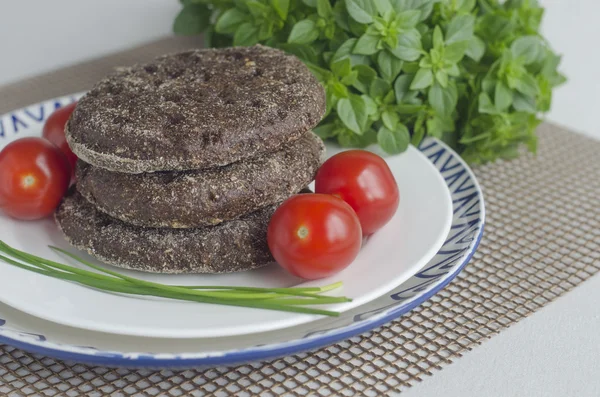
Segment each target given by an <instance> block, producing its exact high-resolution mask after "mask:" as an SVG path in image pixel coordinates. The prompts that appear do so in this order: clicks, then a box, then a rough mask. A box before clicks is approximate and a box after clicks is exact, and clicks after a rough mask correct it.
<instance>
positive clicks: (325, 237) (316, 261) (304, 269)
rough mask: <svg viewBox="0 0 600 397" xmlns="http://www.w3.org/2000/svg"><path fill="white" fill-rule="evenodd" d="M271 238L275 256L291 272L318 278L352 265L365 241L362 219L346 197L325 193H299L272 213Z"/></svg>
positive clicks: (268, 235) (268, 236) (270, 242)
mask: <svg viewBox="0 0 600 397" xmlns="http://www.w3.org/2000/svg"><path fill="white" fill-rule="evenodd" d="M267 241H268V244H269V249H270V250H271V253H272V254H273V257H274V258H275V260H276V261H277V263H279V264H280V265H281V266H282V267H283V268H284V269H286V270H288V271H289V272H290V273H292V274H294V275H296V276H299V277H302V278H305V279H310V280H314V279H318V278H323V277H327V276H331V275H332V274H335V273H337V272H339V271H340V270H342V269H344V268H345V267H346V266H348V265H349V264H350V263H352V261H353V260H354V259H355V258H356V256H357V255H358V252H359V251H360V247H361V243H362V232H361V230H360V222H359V221H358V218H357V216H356V213H354V210H352V208H351V207H350V206H349V205H348V204H346V203H345V202H343V201H342V200H340V199H338V198H336V197H333V196H330V195H324V194H298V195H296V196H292V197H291V198H289V199H288V200H286V201H285V202H284V203H283V204H281V206H280V207H279V208H278V209H277V210H276V211H275V213H274V214H273V216H272V217H271V221H270V223H269V228H268V232H267Z"/></svg>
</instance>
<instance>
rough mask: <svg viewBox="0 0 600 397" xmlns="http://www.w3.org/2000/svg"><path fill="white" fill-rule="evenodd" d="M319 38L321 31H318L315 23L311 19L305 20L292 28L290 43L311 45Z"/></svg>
mask: <svg viewBox="0 0 600 397" xmlns="http://www.w3.org/2000/svg"><path fill="white" fill-rule="evenodd" d="M318 38H319V29H317V26H316V24H315V22H314V21H312V20H310V19H303V20H302V21H300V22H296V24H295V25H294V27H293V28H292V31H291V32H290V36H289V37H288V43H297V44H310V43H312V42H313V41H315V40H316V39H318Z"/></svg>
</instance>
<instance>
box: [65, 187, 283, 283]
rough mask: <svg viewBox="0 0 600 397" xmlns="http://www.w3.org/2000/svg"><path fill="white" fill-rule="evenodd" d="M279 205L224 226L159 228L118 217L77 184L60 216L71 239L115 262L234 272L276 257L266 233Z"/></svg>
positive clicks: (163, 269) (153, 268) (151, 268)
mask: <svg viewBox="0 0 600 397" xmlns="http://www.w3.org/2000/svg"><path fill="white" fill-rule="evenodd" d="M276 207H277V205H273V206H269V207H265V208H263V209H261V210H259V211H256V212H253V213H251V214H249V215H247V216H245V217H244V218H241V219H238V220H233V221H229V222H224V223H222V224H220V225H218V226H208V227H203V228H197V229H153V228H143V227H137V226H132V225H128V224H126V223H124V222H121V221H119V220H116V219H113V218H111V217H109V216H108V215H105V214H103V213H102V212H99V211H98V210H96V209H95V208H94V206H93V205H92V204H90V203H89V202H88V201H87V200H85V199H84V198H83V197H82V196H81V195H80V194H79V193H78V192H77V191H76V190H74V189H73V190H72V191H71V192H70V193H69V194H68V195H67V196H66V197H65V198H64V200H63V202H62V203H61V205H60V206H59V208H58V209H57V211H56V213H55V219H56V223H57V224H58V226H59V228H60V229H61V230H62V232H63V234H64V235H65V237H66V239H67V241H69V243H70V244H71V245H73V246H74V247H75V248H78V249H80V250H83V251H87V252H88V253H89V254H90V255H92V256H94V257H96V258H98V259H100V260H101V261H103V262H105V263H107V264H110V265H114V266H118V267H122V268H126V269H134V270H141V271H145V272H152V273H228V272H236V271H243V270H250V269H254V268H258V267H262V266H265V265H267V264H269V263H271V262H273V258H272V256H271V254H270V252H269V248H268V246H267V237H266V234H267V226H268V223H269V219H270V218H271V215H272V214H273V212H274V211H275V208H276Z"/></svg>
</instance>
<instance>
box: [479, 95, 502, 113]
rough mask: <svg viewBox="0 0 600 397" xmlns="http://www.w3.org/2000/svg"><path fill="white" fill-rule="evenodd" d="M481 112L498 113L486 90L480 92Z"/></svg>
mask: <svg viewBox="0 0 600 397" xmlns="http://www.w3.org/2000/svg"><path fill="white" fill-rule="evenodd" d="M479 113H487V114H497V113H498V110H496V107H495V106H494V104H492V100H491V99H490V97H489V96H488V94H486V93H485V92H482V93H480V94H479Z"/></svg>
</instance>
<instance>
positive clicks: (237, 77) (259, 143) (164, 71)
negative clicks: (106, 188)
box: [65, 45, 325, 173]
mask: <svg viewBox="0 0 600 397" xmlns="http://www.w3.org/2000/svg"><path fill="white" fill-rule="evenodd" d="M324 112H325V92H324V89H323V87H322V86H321V85H320V84H319V82H318V81H317V79H316V78H315V77H314V76H313V75H312V73H311V72H310V71H309V69H308V68H307V67H306V66H305V65H304V64H303V63H302V62H301V61H300V60H299V59H298V58H296V57H294V56H291V55H287V54H285V53H284V52H283V51H280V50H277V49H273V48H270V47H265V46H262V45H256V46H253V47H230V48H222V49H198V50H191V51H186V52H181V53H176V54H170V55H164V56H162V57H159V58H157V59H155V60H154V61H152V62H149V63H146V64H139V65H134V66H132V67H127V68H121V69H119V70H117V71H116V72H114V73H112V74H111V75H109V76H107V77H106V78H104V79H102V80H100V81H99V82H98V83H97V84H96V85H95V86H94V87H93V88H92V89H91V90H90V91H89V92H88V93H87V94H86V95H84V96H83V97H82V98H81V99H80V101H79V102H78V105H77V107H76V108H75V110H74V112H73V114H72V116H71V118H70V119H69V121H68V123H67V126H66V128H65V130H66V136H67V141H68V143H69V146H70V147H71V149H72V150H73V152H74V153H75V154H76V155H77V156H78V157H79V158H80V159H82V160H83V161H85V162H86V163H88V164H91V165H93V166H96V167H100V168H105V169H108V170H112V171H116V172H123V173H142V172H155V171H182V170H195V169H204V168H212V167H217V166H224V165H227V164H231V163H233V162H236V161H239V160H242V159H246V158H252V157H255V156H257V155H259V154H261V153H270V152H273V151H276V150H278V149H279V148H280V147H281V146H283V145H284V144H286V143H288V142H291V141H293V140H296V139H298V138H299V137H300V136H302V134H303V133H305V132H306V131H308V130H310V129H311V128H312V127H314V126H315V125H317V124H318V123H319V121H320V120H321V117H322V116H323V114H324Z"/></svg>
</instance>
